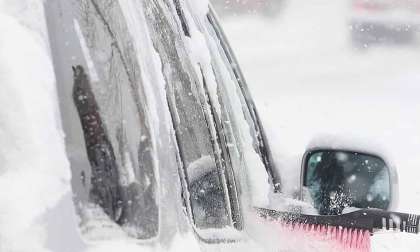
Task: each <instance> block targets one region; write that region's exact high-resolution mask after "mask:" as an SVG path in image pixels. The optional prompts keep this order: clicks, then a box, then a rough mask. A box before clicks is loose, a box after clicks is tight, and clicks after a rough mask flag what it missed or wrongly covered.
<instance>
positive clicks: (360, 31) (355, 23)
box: [350, 0, 420, 47]
mask: <svg viewBox="0 0 420 252" xmlns="http://www.w3.org/2000/svg"><path fill="white" fill-rule="evenodd" d="M350 25H351V39H352V43H353V44H354V45H355V46H357V47H368V46H369V45H372V44H403V43H404V44H408V43H413V42H415V41H416V40H417V36H418V35H417V34H418V32H419V25H420V1H419V0H352V1H351V21H350Z"/></svg>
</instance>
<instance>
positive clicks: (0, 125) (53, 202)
mask: <svg viewBox="0 0 420 252" xmlns="http://www.w3.org/2000/svg"><path fill="white" fill-rule="evenodd" d="M0 6H1V7H0V10H1V12H0V34H2V35H1V36H0V58H1V62H0V83H1V92H0V108H1V109H0V145H1V146H2V147H1V148H0V162H1V168H0V175H1V176H0V202H1V211H0V250H1V251H41V252H42V251H51V250H53V251H74V249H76V250H80V249H81V248H82V245H81V240H80V238H79V236H78V232H77V223H76V222H77V220H76V215H75V213H74V207H73V203H72V199H71V190H70V183H69V180H70V172H69V171H70V170H69V164H68V162H67V158H66V156H65V150H64V143H63V133H62V131H61V126H60V122H59V113H58V106H57V97H56V92H55V79H54V73H53V67H52V64H51V60H50V57H49V51H48V44H47V43H46V41H47V39H46V37H45V29H42V27H44V28H45V25H44V23H43V20H44V19H43V16H42V2H40V1H2V2H0ZM6 7H8V8H6ZM16 10H19V11H16ZM29 10H30V11H29ZM14 15H16V16H14ZM17 16H19V18H17ZM63 227H68V228H63ZM23 237H24V241H22V239H23ZM61 237H67V238H66V239H62V238H61Z"/></svg>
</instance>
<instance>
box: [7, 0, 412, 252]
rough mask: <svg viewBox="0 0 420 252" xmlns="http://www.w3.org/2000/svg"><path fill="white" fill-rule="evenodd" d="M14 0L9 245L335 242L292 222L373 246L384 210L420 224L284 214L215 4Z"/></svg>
mask: <svg viewBox="0 0 420 252" xmlns="http://www.w3.org/2000/svg"><path fill="white" fill-rule="evenodd" d="M14 3H15V4H17V5H11V6H12V7H11V10H8V11H9V12H11V13H8V14H7V15H1V16H0V18H1V19H0V20H2V21H3V22H0V23H2V25H3V26H0V28H1V30H0V31H1V32H2V34H4V37H2V40H1V45H2V47H1V48H0V55H1V56H2V57H3V56H4V59H5V60H4V61H3V62H2V63H1V65H0V67H1V68H0V70H1V71H0V72H1V73H2V74H3V75H4V76H5V77H4V78H3V77H2V81H3V82H2V85H3V86H2V92H1V93H0V97H1V99H0V102H1V106H0V107H1V109H0V129H1V130H0V134H1V135H0V136H1V137H0V143H1V146H7V148H4V149H1V152H0V160H2V161H4V162H3V164H2V168H1V173H0V192H1V194H0V199H1V201H2V203H3V205H2V206H1V207H0V213H1V214H0V223H2V225H1V227H0V242H1V243H0V249H1V251H60V252H61V251H89V252H90V251H95V252H96V251H110V250H111V251H138V250H147V249H150V250H152V251H162V250H171V249H173V250H174V251H180V250H183V249H184V246H186V245H185V244H189V245H187V246H191V244H198V245H197V246H195V247H193V248H191V250H194V251H197V250H199V249H203V250H211V249H214V250H217V251H220V250H226V251H232V250H234V249H238V250H239V251H244V248H245V249H247V250H250V251H258V250H260V251H267V250H268V251H278V250H279V249H282V250H286V251H303V250H304V249H311V250H310V251H313V246H314V244H317V248H318V249H319V250H320V251H326V249H327V247H329V246H332V245H334V249H337V247H336V244H335V243H333V244H332V245H331V244H330V243H329V242H330V240H331V239H330V238H331V237H329V236H328V237H324V238H322V239H321V238H319V235H318V236H317V235H315V236H313V235H311V234H312V233H311V232H312V231H313V230H312V231H311V230H306V231H307V233H309V236H305V237H306V238H307V239H303V240H307V244H305V241H302V237H304V236H303V235H305V234H302V235H299V236H298V237H297V238H294V237H296V233H295V235H293V232H292V234H289V233H287V232H285V230H284V229H283V228H282V227H283V226H282V224H281V223H282V222H283V223H284V224H285V225H287V224H288V223H293V225H292V227H293V228H294V224H295V223H297V222H300V224H308V226H307V227H310V228H312V227H313V226H309V224H312V225H318V224H319V225H320V226H319V227H320V228H323V229H322V230H324V229H325V228H327V227H329V228H330V229H329V230H330V231H329V232H331V233H334V234H340V235H344V232H346V233H345V235H347V232H350V233H351V234H352V235H353V236H352V238H353V239H354V240H357V241H359V240H360V241H368V238H369V237H370V231H371V229H372V230H373V229H374V228H377V227H384V226H380V225H383V223H377V222H374V223H373V222H372V220H375V221H376V220H377V219H378V218H380V220H386V221H387V223H391V222H388V220H389V219H391V218H393V216H397V217H400V216H401V217H400V219H401V220H406V219H407V218H410V221H411V222H407V223H408V224H410V225H407V228H410V229H405V226H404V229H401V230H402V231H410V232H418V220H419V219H418V217H417V216H414V215H410V216H407V215H398V214H397V213H392V214H391V213H388V212H381V211H378V212H371V211H368V210H363V212H358V213H360V214H361V216H358V217H357V218H356V217H354V216H353V215H351V216H350V217H349V216H344V215H343V216H344V220H345V221H347V222H344V223H343V222H342V220H343V218H339V217H338V218H335V217H336V216H335V217H331V216H326V217H322V216H318V215H316V214H315V215H311V216H304V215H301V213H300V212H292V213H285V214H283V213H282V212H281V211H283V210H284V209H285V208H282V207H284V206H286V207H287V206H288V205H290V204H288V201H287V200H286V199H285V198H284V197H283V196H284V195H282V194H281V193H280V192H281V186H282V183H281V178H280V174H279V170H277V169H276V168H275V164H274V161H273V158H272V154H271V151H270V147H269V143H268V139H267V137H266V135H265V133H264V130H263V127H262V125H261V122H260V120H259V117H258V113H257V110H256V108H255V105H254V102H253V100H252V98H251V95H250V92H249V90H248V88H247V85H246V83H245V80H244V77H243V75H242V73H241V70H240V68H239V65H238V62H237V61H236V59H235V57H234V55H233V52H232V50H231V48H230V47H229V44H228V42H227V40H226V38H225V36H224V34H223V32H222V29H221V27H220V25H219V23H218V22H217V20H216V18H215V15H214V13H213V11H212V9H211V8H209V6H208V2H207V1H196V0H191V1H180V0H173V1H172V0H153V1H122V0H121V1H117V0H106V1H100V0H70V1H69V0H49V1H41V0H40V1H35V0H22V2H14ZM19 4H21V5H19ZM16 7H20V8H16ZM13 10H18V11H17V12H14V11H13ZM22 10H25V11H22ZM11 17H13V18H11ZM47 34H48V35H47ZM2 59H3V58H2ZM4 66H5V67H4ZM22 69H23V71H22ZM6 70H7V71H6ZM23 73H24V74H23ZM11 104H13V107H12V106H11ZM5 108H7V109H5ZM70 172H71V176H70ZM382 181H383V180H382ZM70 184H71V186H70ZM386 186H387V185H385V187H386ZM273 202H275V203H276V204H275V206H274V204H273ZM302 205H304V204H302ZM383 208H384V209H385V207H383ZM296 216H298V217H296ZM366 218H369V219H368V221H366ZM359 220H361V222H359ZM3 224H4V225H3ZM331 226H334V227H335V226H340V227H344V228H337V229H335V228H331ZM299 227H301V226H300V225H299ZM392 227H393V226H390V225H388V226H387V228H388V229H389V228H392ZM401 227H402V226H401ZM346 228H348V229H346ZM384 228H385V227H384ZM411 228H413V229H411ZM356 229H360V230H361V231H357V230H356ZM287 230H289V229H287ZM292 230H293V229H292ZM302 230H303V229H302ZM317 230H318V229H317ZM342 230H346V231H342ZM347 230H348V231H347ZM289 231H290V230H289ZM297 231H299V230H297ZM319 232H320V233H321V235H322V234H324V233H326V232H323V231H321V229H319ZM328 234H330V233H328ZM188 235H189V236H188ZM180 237H181V238H180ZM185 237H192V238H191V239H186V238H185ZM359 238H360V239H359ZM23 239H24V240H25V242H21V241H22V240H23ZM314 242H315V243H314ZM318 242H319V243H318ZM340 242H341V240H340ZM305 245H306V247H305ZM241 246H242V247H241ZM318 246H319V247H318ZM343 246H344V247H346V248H349V249H350V248H352V249H357V246H359V243H354V244H353V243H352V244H347V243H345V244H344V245H343ZM352 246H353V247H352ZM363 248H366V249H367V247H363ZM330 249H331V248H330Z"/></svg>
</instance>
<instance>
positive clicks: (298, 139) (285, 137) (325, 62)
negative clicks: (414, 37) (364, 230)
mask: <svg viewBox="0 0 420 252" xmlns="http://www.w3.org/2000/svg"><path fill="white" fill-rule="evenodd" d="M349 17H350V12H349V5H348V2H347V1H344V0H342V1H328V0H313V1H305V0H292V1H288V2H287V4H286V5H285V9H283V11H282V12H281V13H279V15H278V16H277V17H276V18H274V19H272V18H266V17H262V16H260V15H244V16H241V15H236V16H235V17H226V16H225V17H224V18H223V20H222V23H223V25H224V29H225V32H226V33H227V36H228V38H229V39H230V42H231V44H232V47H233V48H234V50H235V52H236V54H237V57H238V59H239V62H240V63H241V66H242V70H243V71H244V74H245V77H246V78H247V80H248V84H249V86H250V88H251V91H252V92H253V95H254V99H255V100H256V103H257V106H258V108H259V111H260V114H261V116H262V120H263V122H264V124H265V127H266V130H267V131H268V133H269V138H270V139H271V144H272V145H273V148H274V152H275V158H276V159H277V161H278V163H279V164H280V169H282V170H283V174H282V175H283V180H284V181H283V182H284V183H285V185H286V187H287V189H289V190H292V189H293V187H296V186H297V185H298V176H299V172H300V159H301V157H302V155H303V153H304V152H305V149H306V147H307V146H308V145H309V144H310V143H311V142H313V141H319V139H321V140H322V139H323V138H325V136H328V138H334V139H338V141H342V142H341V143H342V145H347V146H348V147H356V148H362V149H368V150H371V151H374V152H378V151H379V152H381V153H383V155H384V157H385V158H387V159H388V160H390V162H391V163H393V164H394V165H395V167H396V169H397V172H398V175H399V190H400V194H399V204H398V207H397V209H396V210H398V211H405V212H411V213H420V183H419V181H420V178H419V176H420V172H419V168H420V155H419V151H420V117H419V115H420V100H419V96H420V95H419V94H420V60H419V59H420V43H419V42H418V43H417V45H410V46H405V45H403V46H385V45H382V46H374V47H371V48H369V49H368V50H363V51H360V50H357V49H355V48H352V46H351V43H350V39H349V35H350V29H351V27H350V26H349V24H348V21H349ZM314 139H315V140H314ZM419 250H420V237H418V236H414V235H407V234H391V235H389V234H380V235H377V236H375V237H374V238H373V251H419Z"/></svg>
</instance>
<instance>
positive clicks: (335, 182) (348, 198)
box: [300, 149, 393, 215]
mask: <svg viewBox="0 0 420 252" xmlns="http://www.w3.org/2000/svg"><path fill="white" fill-rule="evenodd" d="M391 177H392V176H391V171H390V169H389V167H388V165H387V164H386V162H385V161H384V159H382V158H381V157H379V156H377V155H373V154H369V153H363V152H356V151H351V150H334V149H317V150H311V151H307V152H306V153H305V155H304V158H303V162H302V173H301V189H300V192H301V199H303V200H305V199H304V198H303V196H304V195H305V198H306V201H308V197H309V202H312V203H313V205H314V207H315V209H316V210H317V211H318V213H319V214H320V215H339V214H342V213H343V211H344V212H345V211H346V209H351V208H377V209H388V208H389V206H390V202H391V197H392V185H393V183H392V181H391Z"/></svg>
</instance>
